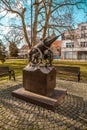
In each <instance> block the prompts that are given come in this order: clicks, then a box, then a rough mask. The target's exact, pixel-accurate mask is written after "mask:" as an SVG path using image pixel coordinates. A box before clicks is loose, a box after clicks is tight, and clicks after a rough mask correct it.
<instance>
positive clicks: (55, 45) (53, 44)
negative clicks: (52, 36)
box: [51, 40, 62, 47]
mask: <svg viewBox="0 0 87 130" xmlns="http://www.w3.org/2000/svg"><path fill="white" fill-rule="evenodd" d="M61 44H62V41H61V40H56V41H55V42H53V43H52V45H51V47H61Z"/></svg>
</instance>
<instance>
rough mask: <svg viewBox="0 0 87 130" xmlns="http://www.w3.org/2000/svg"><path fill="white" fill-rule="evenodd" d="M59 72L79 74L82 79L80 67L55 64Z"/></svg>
mask: <svg viewBox="0 0 87 130" xmlns="http://www.w3.org/2000/svg"><path fill="white" fill-rule="evenodd" d="M55 68H56V72H57V74H61V75H62V74H63V75H69V76H70V75H72V76H77V77H78V81H80V67H71V66H55Z"/></svg>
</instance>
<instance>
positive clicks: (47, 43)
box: [35, 36, 59, 53]
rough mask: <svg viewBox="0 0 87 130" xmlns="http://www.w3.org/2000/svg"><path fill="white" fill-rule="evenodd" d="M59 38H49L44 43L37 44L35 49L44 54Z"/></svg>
mask: <svg viewBox="0 0 87 130" xmlns="http://www.w3.org/2000/svg"><path fill="white" fill-rule="evenodd" d="M58 37H59V36H55V37H48V38H46V39H44V41H43V42H41V43H39V44H37V45H36V46H35V47H36V48H39V49H40V51H41V52H42V53H44V51H45V50H46V49H47V48H49V47H50V46H51V44H52V43H53V42H54V41H55V40H56V39H57V38H58Z"/></svg>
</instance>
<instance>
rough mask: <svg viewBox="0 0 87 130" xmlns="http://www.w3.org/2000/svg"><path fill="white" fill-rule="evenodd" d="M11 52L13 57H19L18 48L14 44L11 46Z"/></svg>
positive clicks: (11, 43)
mask: <svg viewBox="0 0 87 130" xmlns="http://www.w3.org/2000/svg"><path fill="white" fill-rule="evenodd" d="M9 51H10V56H11V57H17V56H18V48H17V46H16V44H15V43H14V42H10V45H9Z"/></svg>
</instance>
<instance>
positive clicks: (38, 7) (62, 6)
mask: <svg viewBox="0 0 87 130" xmlns="http://www.w3.org/2000/svg"><path fill="white" fill-rule="evenodd" d="M25 3H27V5H28V0H20V1H18V0H15V1H14V2H13V1H12V0H1V3H0V7H1V10H0V11H1V13H2V12H3V11H5V14H4V15H3V16H2V18H3V17H5V16H6V15H7V14H8V13H9V12H11V13H14V14H16V17H19V18H20V20H21V23H22V28H23V35H24V37H25V40H26V42H27V44H28V46H29V48H31V46H32V45H35V44H36V38H37V36H40V37H41V38H42V39H44V38H45V37H46V36H48V35H51V34H53V33H54V32H55V33H58V34H59V33H60V34H61V33H62V32H63V31H64V30H67V29H68V30H69V29H70V28H72V27H73V21H74V18H73V10H74V9H75V8H78V9H83V10H84V11H85V13H86V9H84V5H86V4H87V3H86V2H85V1H84V0H74V1H73V0H61V1H59V0H35V3H34V1H33V4H32V5H31V7H32V8H33V12H32V13H33V18H32V22H33V23H32V32H33V33H32V44H31V43H30V39H29V37H28V33H27V24H26V17H25V13H26V12H27V11H29V10H27V8H26V6H24V4H25ZM28 7H29V8H30V5H28ZM27 15H30V14H29V13H27ZM71 21H72V22H71Z"/></svg>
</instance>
